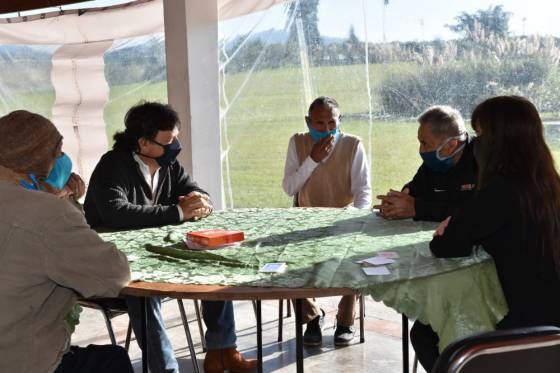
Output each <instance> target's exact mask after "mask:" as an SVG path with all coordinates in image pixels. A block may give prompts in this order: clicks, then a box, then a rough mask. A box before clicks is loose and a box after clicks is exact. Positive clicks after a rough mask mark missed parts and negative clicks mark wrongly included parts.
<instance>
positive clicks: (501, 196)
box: [430, 177, 560, 328]
mask: <svg viewBox="0 0 560 373" xmlns="http://www.w3.org/2000/svg"><path fill="white" fill-rule="evenodd" d="M527 215H529V214H527ZM542 244H543V243H542V241H541V239H540V237H539V235H538V234H537V233H536V229H535V223H534V221H533V220H531V218H530V217H528V218H527V220H525V221H524V220H523V219H522V215H521V208H520V204H519V192H518V190H517V187H516V184H515V182H514V181H513V180H511V179H508V178H505V177H496V178H494V180H492V181H491V182H490V183H489V184H488V185H487V186H486V187H485V188H484V189H483V190H480V191H479V192H478V193H477V195H475V196H474V198H473V199H471V201H469V203H468V204H466V205H465V206H463V207H462V208H460V209H458V210H457V212H456V214H454V215H453V216H452V217H451V221H450V222H449V225H448V227H447V228H446V230H445V233H444V235H443V236H439V237H435V238H434V239H433V240H432V242H431V243H430V249H431V250H432V252H433V254H434V255H435V256H437V257H446V258H448V257H459V256H468V255H470V254H471V252H472V250H473V247H474V246H476V245H482V247H483V248H484V250H486V251H487V252H488V253H489V254H490V255H491V256H492V258H494V262H495V264H496V270H497V272H498V277H499V279H500V283H501V285H502V289H503V291H504V295H505V298H506V300H507V303H508V306H509V314H508V316H507V317H506V318H505V319H504V320H503V321H502V322H501V323H500V325H499V327H501V328H512V327H522V326H535V325H556V326H560V280H559V279H558V274H556V271H555V269H554V262H553V259H552V256H551V255H543V253H542Z"/></svg>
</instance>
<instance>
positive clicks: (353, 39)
mask: <svg viewBox="0 0 560 373" xmlns="http://www.w3.org/2000/svg"><path fill="white" fill-rule="evenodd" d="M348 43H349V44H350V45H351V46H352V47H356V46H358V45H360V40H359V39H358V37H357V36H356V30H354V26H353V25H352V26H350V31H348Z"/></svg>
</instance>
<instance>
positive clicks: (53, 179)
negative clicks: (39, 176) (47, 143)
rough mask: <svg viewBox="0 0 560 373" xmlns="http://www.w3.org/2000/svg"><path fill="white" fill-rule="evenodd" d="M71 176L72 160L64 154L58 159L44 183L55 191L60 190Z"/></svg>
mask: <svg viewBox="0 0 560 373" xmlns="http://www.w3.org/2000/svg"><path fill="white" fill-rule="evenodd" d="M71 174H72V160H71V159H70V157H69V156H67V155H66V154H65V153H62V155H61V156H60V157H58V158H57V159H56V160H55V162H54V166H53V168H52V170H51V172H50V173H49V176H47V178H46V179H45V182H46V183H47V184H49V185H51V186H52V187H54V188H56V189H62V188H64V186H65V185H66V183H67V182H68V179H70V175H71Z"/></svg>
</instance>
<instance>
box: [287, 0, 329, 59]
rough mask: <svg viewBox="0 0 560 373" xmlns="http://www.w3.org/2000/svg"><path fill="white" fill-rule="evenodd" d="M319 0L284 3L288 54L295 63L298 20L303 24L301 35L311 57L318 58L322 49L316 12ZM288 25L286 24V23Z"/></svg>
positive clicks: (298, 0) (297, 48) (299, 0)
mask: <svg viewBox="0 0 560 373" xmlns="http://www.w3.org/2000/svg"><path fill="white" fill-rule="evenodd" d="M318 7H319V0H297V1H293V2H290V3H288V4H287V5H286V9H287V13H288V21H287V22H288V24H289V23H290V22H291V24H289V26H290V29H289V37H288V43H287V48H288V55H290V56H291V57H290V59H291V60H293V61H292V62H294V63H297V59H298V57H297V56H298V55H299V54H298V52H297V51H298V50H299V46H298V30H297V24H298V21H299V22H301V25H302V26H303V35H304V37H305V42H306V44H307V49H308V51H309V53H310V55H311V57H312V59H315V60H319V59H320V54H321V52H320V51H321V50H322V44H323V42H322V40H321V34H320V33H319V26H318V24H319V17H318V16H317V14H318ZM286 26H288V25H286Z"/></svg>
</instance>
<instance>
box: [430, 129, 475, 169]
mask: <svg viewBox="0 0 560 373" xmlns="http://www.w3.org/2000/svg"><path fill="white" fill-rule="evenodd" d="M463 137H464V135H460V136H455V137H450V138H448V139H447V140H445V141H444V142H443V144H441V145H440V146H439V147H438V148H437V149H436V150H434V151H431V152H423V153H420V157H422V160H423V161H424V163H425V164H426V166H428V167H429V168H430V169H431V170H433V171H435V172H447V171H449V170H450V169H451V168H452V167H453V166H454V165H455V162H454V161H453V157H454V156H455V155H456V154H457V153H459V152H460V151H461V150H463V148H464V147H465V145H466V143H463V144H462V145H461V146H459V147H458V148H457V149H456V150H455V151H454V152H453V153H451V154H450V155H448V156H445V157H443V156H441V155H440V154H439V152H440V151H441V149H442V148H443V147H444V146H445V145H446V144H447V143H448V142H449V141H451V140H453V139H459V140H460V139H462V138H463Z"/></svg>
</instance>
